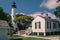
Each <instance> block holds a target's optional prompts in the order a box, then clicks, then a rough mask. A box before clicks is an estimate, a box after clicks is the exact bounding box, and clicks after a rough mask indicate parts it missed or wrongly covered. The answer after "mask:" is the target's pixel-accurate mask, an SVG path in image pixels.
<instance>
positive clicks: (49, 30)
mask: <svg viewBox="0 0 60 40" xmlns="http://www.w3.org/2000/svg"><path fill="white" fill-rule="evenodd" d="M32 33H35V34H37V35H40V34H41V33H42V34H43V35H44V36H46V35H49V34H51V35H53V34H60V21H58V20H56V19H51V17H49V16H47V17H42V16H37V17H36V18H35V19H34V20H33V21H32Z"/></svg>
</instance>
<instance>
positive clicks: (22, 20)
mask: <svg viewBox="0 0 60 40" xmlns="http://www.w3.org/2000/svg"><path fill="white" fill-rule="evenodd" d="M32 20H33V17H31V16H27V15H20V16H19V17H17V18H16V19H15V20H14V21H15V22H17V24H18V28H19V29H20V30H21V29H26V28H28V27H29V25H30V24H31V22H32Z"/></svg>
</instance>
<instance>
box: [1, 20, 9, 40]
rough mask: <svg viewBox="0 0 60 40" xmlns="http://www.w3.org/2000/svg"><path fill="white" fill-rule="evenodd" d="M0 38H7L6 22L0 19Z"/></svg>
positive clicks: (4, 39) (6, 39)
mask: <svg viewBox="0 0 60 40" xmlns="http://www.w3.org/2000/svg"><path fill="white" fill-rule="evenodd" d="M0 40H8V24H7V22H6V21H2V20H0Z"/></svg>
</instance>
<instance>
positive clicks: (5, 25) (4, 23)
mask: <svg viewBox="0 0 60 40" xmlns="http://www.w3.org/2000/svg"><path fill="white" fill-rule="evenodd" d="M8 26H9V25H8V23H7V22H6V21H3V20H0V27H4V28H8Z"/></svg>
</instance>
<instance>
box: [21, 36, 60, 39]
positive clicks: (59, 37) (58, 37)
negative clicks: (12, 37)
mask: <svg viewBox="0 0 60 40" xmlns="http://www.w3.org/2000/svg"><path fill="white" fill-rule="evenodd" d="M21 36H24V37H33V38H43V39H48V40H60V36H55V37H52V36H51V37H40V36H28V35H21Z"/></svg>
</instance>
